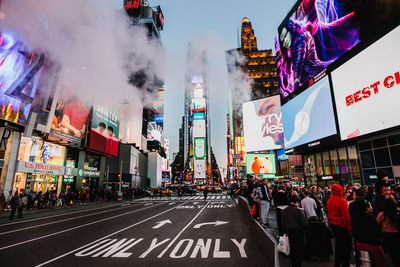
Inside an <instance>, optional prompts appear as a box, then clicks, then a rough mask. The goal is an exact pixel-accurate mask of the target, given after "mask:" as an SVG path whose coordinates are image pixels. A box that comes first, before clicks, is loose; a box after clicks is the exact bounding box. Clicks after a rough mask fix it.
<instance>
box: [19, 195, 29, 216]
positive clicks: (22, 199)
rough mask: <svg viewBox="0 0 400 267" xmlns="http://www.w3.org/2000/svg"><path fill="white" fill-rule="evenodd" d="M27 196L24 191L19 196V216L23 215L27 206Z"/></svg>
mask: <svg viewBox="0 0 400 267" xmlns="http://www.w3.org/2000/svg"><path fill="white" fill-rule="evenodd" d="M26 202H27V201H26V197H25V194H24V193H21V194H19V198H18V218H22V217H23V211H24V208H25V206H26Z"/></svg>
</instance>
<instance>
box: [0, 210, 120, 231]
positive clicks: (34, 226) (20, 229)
mask: <svg viewBox="0 0 400 267" xmlns="http://www.w3.org/2000/svg"><path fill="white" fill-rule="evenodd" d="M120 209H125V207H122V208H117V209H113V210H105V211H100V212H94V213H91V214H86V215H81V216H77V217H72V218H67V219H63V220H58V221H51V222H48V223H42V224H39V225H32V226H28V227H24V228H19V229H15V230H10V231H7V232H0V235H5V234H10V233H15V232H20V231H24V230H29V229H32V228H37V227H42V226H46V225H50V224H55V223H59V222H67V221H72V220H75V219H79V218H84V217H89V216H93V215H97V214H102V213H106V212H110V211H116V210H120Z"/></svg>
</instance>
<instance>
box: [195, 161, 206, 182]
mask: <svg viewBox="0 0 400 267" xmlns="http://www.w3.org/2000/svg"><path fill="white" fill-rule="evenodd" d="M193 165H194V166H193V167H194V178H195V179H205V178H207V176H206V160H205V159H195V160H194V161H193Z"/></svg>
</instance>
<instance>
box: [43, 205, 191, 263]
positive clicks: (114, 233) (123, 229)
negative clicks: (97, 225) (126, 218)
mask: <svg viewBox="0 0 400 267" xmlns="http://www.w3.org/2000/svg"><path fill="white" fill-rule="evenodd" d="M185 203H186V202H184V203H182V204H180V205H178V206H175V207H173V208H170V209H167V210H165V211H163V212H160V213H158V214H156V215H153V216H151V217H149V218H147V219H144V220H142V221H140V222H137V223H135V224H132V225H130V226H127V227H125V228H122V229H120V230H118V231H116V232H113V233H111V234H108V235H106V236H103V237H102V238H99V239H97V240H95V241H93V242H90V243H89V244H86V245H84V246H81V247H79V248H77V249H74V250H72V251H70V252H67V253H65V254H62V255H60V256H58V257H56V258H53V259H51V260H48V261H46V262H43V263H40V264H38V265H36V267H41V266H44V265H47V264H49V263H51V262H54V261H56V260H59V259H61V258H63V257H65V256H68V255H70V254H72V253H75V252H77V251H79V250H81V249H83V248H85V247H88V246H91V245H93V244H95V243H97V242H99V241H102V240H103V239H106V238H109V237H110V236H113V235H116V234H119V233H121V232H123V231H125V230H128V229H130V228H132V227H135V226H137V225H139V224H141V223H144V222H147V221H149V220H151V219H154V218H156V217H158V216H160V215H162V214H164V213H167V212H170V211H171V210H174V209H176V208H177V207H179V206H181V205H183V204H185ZM157 206H159V205H157ZM152 207H155V206H152Z"/></svg>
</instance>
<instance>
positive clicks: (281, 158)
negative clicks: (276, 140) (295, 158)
mask: <svg viewBox="0 0 400 267" xmlns="http://www.w3.org/2000/svg"><path fill="white" fill-rule="evenodd" d="M276 156H277V158H278V161H284V160H288V159H289V156H288V155H286V150H285V149H284V148H282V149H279V150H277V151H276Z"/></svg>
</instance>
